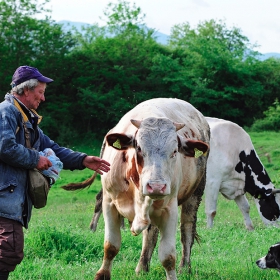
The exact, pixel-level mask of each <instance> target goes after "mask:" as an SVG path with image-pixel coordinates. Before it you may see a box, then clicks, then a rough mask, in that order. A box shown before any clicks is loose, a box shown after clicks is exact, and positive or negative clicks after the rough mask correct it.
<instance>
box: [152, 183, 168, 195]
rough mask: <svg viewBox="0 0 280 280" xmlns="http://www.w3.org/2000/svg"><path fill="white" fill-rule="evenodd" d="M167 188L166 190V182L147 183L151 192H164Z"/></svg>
mask: <svg viewBox="0 0 280 280" xmlns="http://www.w3.org/2000/svg"><path fill="white" fill-rule="evenodd" d="M165 190H166V184H159V183H148V184H147V191H148V193H149V194H164V191H165Z"/></svg>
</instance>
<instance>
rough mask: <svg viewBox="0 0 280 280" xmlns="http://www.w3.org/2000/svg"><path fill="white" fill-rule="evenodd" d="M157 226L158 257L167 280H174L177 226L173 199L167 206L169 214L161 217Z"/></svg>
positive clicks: (176, 205)
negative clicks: (158, 240) (160, 221)
mask: <svg viewBox="0 0 280 280" xmlns="http://www.w3.org/2000/svg"><path fill="white" fill-rule="evenodd" d="M162 220H163V221H162V224H160V225H159V230H160V242H159V248H158V256H159V260H160V261H161V263H162V265H163V267H164V269H165V273H166V279H167V280H176V279H177V276H176V231H177V225H178V204H177V199H174V202H173V203H172V205H171V204H170V206H169V213H168V214H166V215H164V217H162Z"/></svg>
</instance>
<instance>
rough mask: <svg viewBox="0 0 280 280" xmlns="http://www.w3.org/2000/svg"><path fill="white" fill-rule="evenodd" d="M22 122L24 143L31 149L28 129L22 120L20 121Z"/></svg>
mask: <svg viewBox="0 0 280 280" xmlns="http://www.w3.org/2000/svg"><path fill="white" fill-rule="evenodd" d="M22 124H23V128H24V137H25V145H26V147H27V148H29V149H31V143H30V133H29V130H28V128H27V126H26V124H25V122H24V121H23V122H22Z"/></svg>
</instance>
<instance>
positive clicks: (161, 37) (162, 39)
mask: <svg viewBox="0 0 280 280" xmlns="http://www.w3.org/2000/svg"><path fill="white" fill-rule="evenodd" d="M57 23H58V24H62V25H63V28H64V30H65V31H71V29H72V27H75V28H77V30H78V31H80V32H82V27H83V26H84V27H86V26H90V24H88V23H85V22H74V21H68V20H61V21H58V22H57ZM154 38H155V39H156V41H157V42H158V43H160V44H163V45H166V44H167V42H168V39H169V36H168V35H166V34H164V33H161V32H158V31H155V32H154Z"/></svg>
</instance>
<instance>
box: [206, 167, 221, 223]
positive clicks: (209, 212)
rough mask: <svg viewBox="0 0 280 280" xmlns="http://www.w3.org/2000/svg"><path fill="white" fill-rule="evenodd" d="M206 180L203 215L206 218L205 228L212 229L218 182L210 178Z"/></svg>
mask: <svg viewBox="0 0 280 280" xmlns="http://www.w3.org/2000/svg"><path fill="white" fill-rule="evenodd" d="M207 172H209V171H207ZM207 180H208V181H207ZM207 180H206V186H205V214H206V217H207V227H208V228H212V227H213V221H214V218H215V216H216V213H217V201H218V196H219V190H220V182H218V181H213V180H212V179H210V178H209V179H207Z"/></svg>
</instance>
